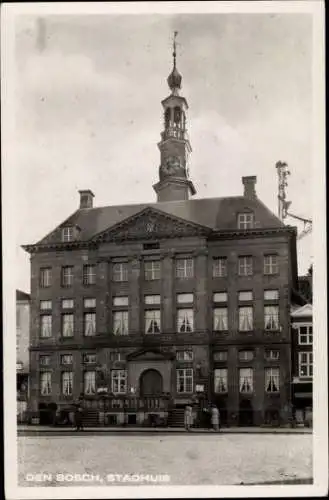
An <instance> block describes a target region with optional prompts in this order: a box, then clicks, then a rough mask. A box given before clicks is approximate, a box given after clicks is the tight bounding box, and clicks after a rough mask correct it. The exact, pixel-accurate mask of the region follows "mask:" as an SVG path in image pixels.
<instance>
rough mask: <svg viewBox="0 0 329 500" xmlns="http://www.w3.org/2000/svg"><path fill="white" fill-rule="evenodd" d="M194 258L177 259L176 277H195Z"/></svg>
mask: <svg viewBox="0 0 329 500" xmlns="http://www.w3.org/2000/svg"><path fill="white" fill-rule="evenodd" d="M193 267H194V266H193V259H177V260H176V277H177V278H193V274H194V271H193Z"/></svg>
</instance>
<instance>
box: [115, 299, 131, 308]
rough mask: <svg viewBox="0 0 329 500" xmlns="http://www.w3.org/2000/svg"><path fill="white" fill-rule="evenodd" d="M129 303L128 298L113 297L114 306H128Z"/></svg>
mask: <svg viewBox="0 0 329 500" xmlns="http://www.w3.org/2000/svg"><path fill="white" fill-rule="evenodd" d="M128 303H129V299H128V297H113V305H114V306H127V305H128Z"/></svg>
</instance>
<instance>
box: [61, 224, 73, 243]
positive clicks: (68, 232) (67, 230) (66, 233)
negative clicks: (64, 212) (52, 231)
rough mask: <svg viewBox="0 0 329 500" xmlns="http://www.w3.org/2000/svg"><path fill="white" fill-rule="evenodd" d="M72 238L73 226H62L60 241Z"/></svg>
mask: <svg viewBox="0 0 329 500" xmlns="http://www.w3.org/2000/svg"><path fill="white" fill-rule="evenodd" d="M73 238H74V227H73V226H68V227H63V229H62V241H63V242H67V241H73Z"/></svg>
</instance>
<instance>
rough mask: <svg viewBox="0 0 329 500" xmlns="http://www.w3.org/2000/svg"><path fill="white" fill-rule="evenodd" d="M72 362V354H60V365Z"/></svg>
mask: <svg viewBox="0 0 329 500" xmlns="http://www.w3.org/2000/svg"><path fill="white" fill-rule="evenodd" d="M72 362H73V359H72V354H62V355H61V365H71V364H72Z"/></svg>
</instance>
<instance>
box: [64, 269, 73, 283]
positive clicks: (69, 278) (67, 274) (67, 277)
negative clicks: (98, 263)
mask: <svg viewBox="0 0 329 500" xmlns="http://www.w3.org/2000/svg"><path fill="white" fill-rule="evenodd" d="M72 285H73V266H64V267H62V286H72Z"/></svg>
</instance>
